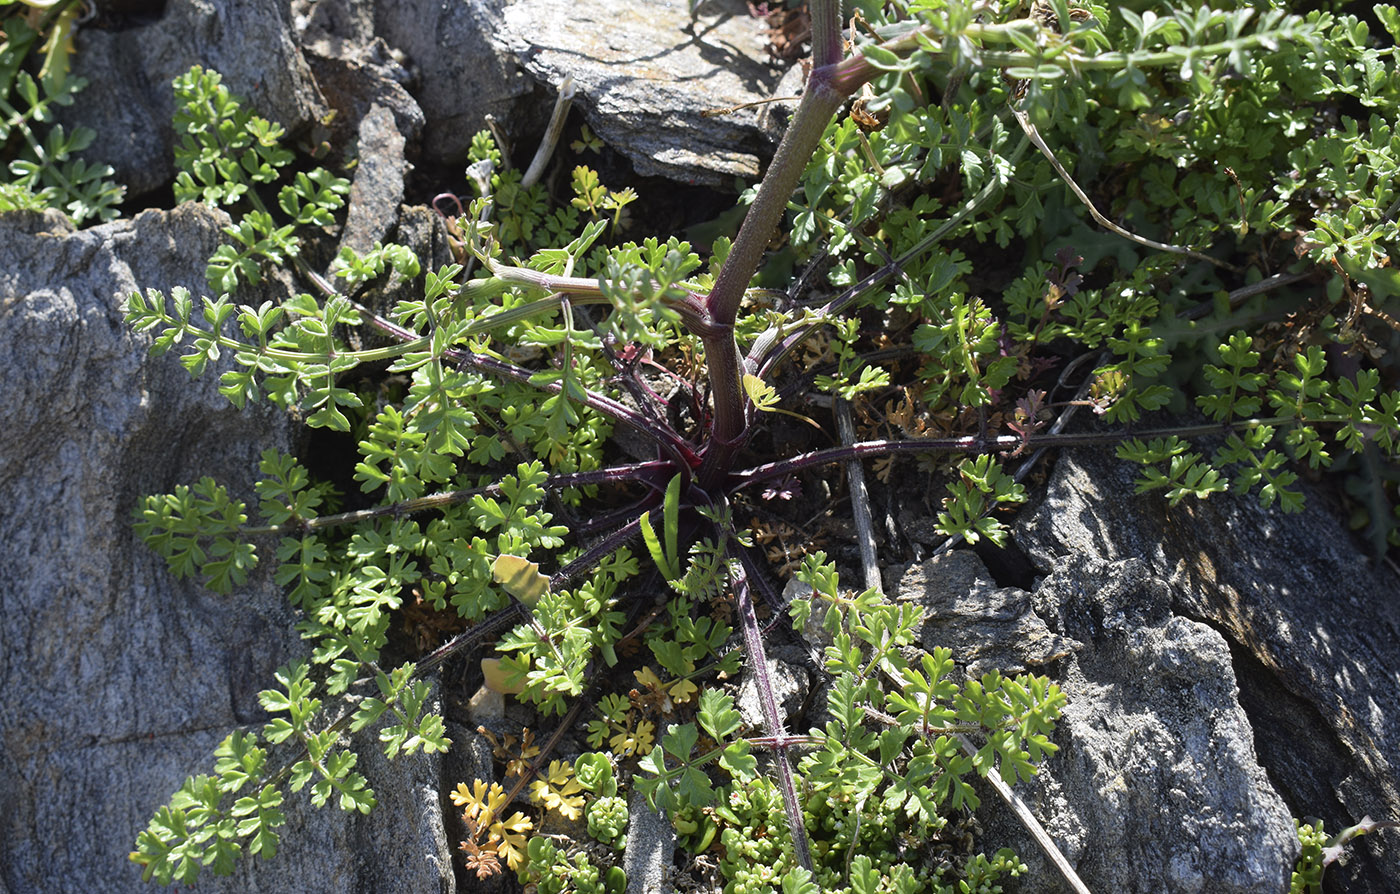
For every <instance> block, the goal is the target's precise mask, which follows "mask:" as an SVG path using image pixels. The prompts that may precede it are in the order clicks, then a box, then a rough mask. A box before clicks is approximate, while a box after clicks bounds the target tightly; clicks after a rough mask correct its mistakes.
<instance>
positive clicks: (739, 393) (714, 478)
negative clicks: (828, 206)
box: [700, 66, 848, 488]
mask: <svg viewBox="0 0 1400 894" xmlns="http://www.w3.org/2000/svg"><path fill="white" fill-rule="evenodd" d="M832 71H833V67H832V66H826V67H823V68H818V69H814V70H813V71H812V74H811V76H810V77H809V78H808V79H807V90H806V92H805V93H803V95H802V102H801V103H799V104H798V107H797V113H796V114H795V115H794V116H793V119H792V122H791V123H790V124H789V125H788V129H787V133H785V134H784V135H783V140H782V142H781V143H780V144H779V145H778V151H777V154H776V155H774V157H773V162H772V164H771V165H769V167H768V174H767V176H765V177H764V178H763V184H762V185H761V186H759V189H758V196H757V198H755V199H754V203H753V206H752V207H750V208H749V213H748V215H747V216H746V217H745V218H744V225H743V226H742V227H740V229H739V236H738V238H737V239H735V240H734V245H733V247H732V248H731V249H730V251H729V257H727V258H726V259H725V262H724V267H723V268H722V269H721V270H720V273H719V277H718V278H717V279H716V280H715V287H714V289H713V290H711V292H710V295H709V297H708V298H707V299H706V302H705V303H706V307H707V308H708V310H709V313H710V319H711V321H712V328H711V329H710V331H708V332H706V333H702V334H701V340H702V341H703V343H704V345H705V363H706V366H708V367H709V371H710V389H711V392H712V393H713V396H714V413H715V416H714V422H713V424H712V426H711V430H710V433H711V436H712V443H711V445H710V447H709V449H708V450H707V451H706V453H705V462H704V465H703V466H702V467H701V471H700V483H701V486H702V487H706V488H708V487H710V486H712V485H716V484H719V483H720V482H721V481H722V480H723V478H724V476H725V475H726V474H727V473H728V470H729V467H730V465H731V464H732V463H733V459H734V454H735V453H736V452H737V451H738V449H739V447H740V446H741V445H742V443H743V439H744V433H745V418H744V415H745V414H744V390H743V387H742V384H741V381H740V377H741V376H742V375H743V369H742V368H741V364H740V360H739V349H738V346H737V345H736V344H735V343H734V321H735V319H736V318H737V316H738V314H739V304H740V302H741V301H742V300H743V297H744V290H745V289H747V288H748V286H749V282H750V281H751V280H752V279H753V275H754V272H755V271H756V270H757V269H758V265H759V262H760V261H762V260H763V253H764V251H765V250H766V249H767V248H768V242H769V240H770V239H772V238H773V233H774V232H775V231H776V230H777V228H778V224H779V223H780V222H781V221H782V219H783V213H784V212H785V211H786V210H787V203H788V198H789V197H790V196H791V195H792V191H793V190H794V189H796V188H797V184H798V181H799V180H801V179H802V172H803V171H804V170H806V167H807V162H808V160H809V159H811V157H812V153H813V152H815V151H816V148H817V144H818V143H820V142H821V138H822V134H823V133H824V132H825V131H826V125H827V122H829V121H830V120H831V117H832V115H834V114H836V111H837V110H838V109H840V108H841V104H842V103H843V102H845V101H846V98H847V96H848V94H845V93H842V92H840V91H838V90H835V89H833V88H832V87H831V86H830V79H831V74H832Z"/></svg>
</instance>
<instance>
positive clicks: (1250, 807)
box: [984, 556, 1298, 894]
mask: <svg viewBox="0 0 1400 894" xmlns="http://www.w3.org/2000/svg"><path fill="white" fill-rule="evenodd" d="M1035 604H1036V609H1037V611H1038V612H1039V613H1040V614H1041V615H1043V616H1044V617H1046V618H1047V619H1049V621H1050V626H1051V627H1052V628H1054V629H1055V632H1056V633H1058V634H1060V635H1061V636H1064V637H1067V638H1070V639H1073V640H1077V641H1078V642H1079V643H1081V644H1082V645H1081V647H1080V648H1079V649H1078V650H1077V651H1076V652H1075V654H1074V655H1073V656H1071V657H1069V658H1067V659H1066V660H1065V662H1064V664H1063V668H1064V670H1063V673H1062V675H1060V681H1059V682H1060V685H1061V687H1062V688H1063V689H1064V691H1065V693H1066V694H1067V695H1068V696H1069V703H1068V705H1067V706H1066V708H1065V712H1064V715H1063V717H1062V718H1061V721H1060V723H1059V725H1058V727H1057V728H1056V731H1055V735H1054V737H1053V738H1054V741H1055V742H1056V744H1058V745H1059V746H1060V752H1059V754H1058V755H1057V756H1056V757H1054V758H1053V759H1051V760H1050V761H1049V762H1048V763H1047V764H1046V765H1045V766H1044V767H1043V768H1042V769H1041V772H1040V774H1039V775H1038V776H1037V777H1036V778H1035V779H1034V780H1032V781H1031V782H1029V783H1024V784H1022V785H1021V786H1019V787H1018V789H1017V790H1018V792H1019V793H1020V794H1021V795H1022V797H1023V798H1025V799H1026V800H1027V801H1028V802H1029V803H1030V805H1031V808H1032V811H1033V812H1034V813H1035V814H1036V816H1038V817H1039V818H1040V819H1041V821H1042V822H1044V823H1045V825H1046V827H1047V829H1048V831H1049V832H1050V833H1051V835H1052V837H1053V838H1055V839H1056V841H1057V843H1058V845H1059V846H1060V849H1061V850H1062V851H1063V852H1064V854H1065V856H1066V857H1067V858H1068V859H1069V861H1070V863H1071V864H1072V865H1074V866H1075V869H1076V871H1077V872H1078V873H1079V875H1080V877H1081V878H1082V879H1083V880H1084V882H1085V884H1087V885H1088V887H1089V889H1090V890H1092V891H1113V892H1124V894H1128V892H1143V894H1146V892H1173V894H1177V892H1179V894H1196V892H1213V894H1214V892H1231V894H1233V892H1241V894H1243V892H1254V894H1277V892H1279V891H1283V890H1286V889H1287V886H1288V877H1289V873H1290V871H1291V870H1292V868H1293V863H1294V861H1295V860H1296V858H1297V852H1298V842H1297V837H1296V835H1295V834H1294V829H1293V822H1292V819H1291V817H1290V814H1289V812H1288V808H1287V807H1286V806H1285V805H1284V804H1283V802H1282V800H1281V799H1280V798H1279V797H1278V795H1276V794H1275V793H1274V791H1273V789H1272V788H1271V787H1270V785H1269V781H1268V779H1267V778H1266V776H1265V773H1264V770H1263V769H1262V768H1261V767H1260V766H1259V764H1258V762H1257V760H1256V758H1255V754H1254V745H1253V739H1252V731H1251V729H1250V726H1249V722H1248V719H1247V718H1246V716H1245V714H1244V711H1243V710H1242V709H1241V708H1240V706H1239V704H1238V703H1237V701H1236V699H1235V695H1236V689H1235V679H1234V674H1233V672H1232V670H1231V666H1230V651H1229V647H1228V645H1227V644H1226V642H1225V640H1224V638H1223V637H1221V636H1220V634H1218V633H1216V632H1215V631H1214V630H1212V629H1211V628H1210V627H1208V626H1206V625H1205V624H1202V623H1199V622H1196V621H1191V620H1188V619H1186V618H1182V617H1178V616H1174V615H1173V614H1172V613H1171V593H1170V589H1169V587H1168V586H1167V585H1166V584H1165V583H1164V582H1162V581H1160V580H1157V579H1155V578H1153V577H1152V576H1151V574H1150V573H1149V571H1148V569H1147V566H1146V565H1145V564H1144V563H1142V562H1140V561H1137V560H1124V561H1118V562H1112V563H1105V562H1099V561H1096V560H1093V559H1090V558H1087V557H1082V556H1081V557H1071V558H1067V559H1062V560H1059V561H1058V562H1057V565H1056V570H1055V572H1054V574H1052V575H1051V576H1050V577H1048V578H1046V579H1045V580H1044V581H1043V582H1042V584H1041V585H1040V586H1039V587H1038V588H1037V589H1036V592H1035ZM987 800H988V803H989V804H991V803H996V804H997V806H998V807H1000V802H995V799H994V798H991V797H990V796H988V799H987ZM992 816H993V817H994V818H993V819H986V820H984V822H985V824H986V826H987V828H988V835H987V839H988V842H989V843H993V842H994V843H995V844H998V845H1000V844H1004V843H1007V842H1008V841H1010V842H1012V847H1013V848H1014V849H1015V850H1016V852H1017V853H1018V854H1019V855H1020V856H1021V858H1022V859H1023V860H1024V861H1025V862H1026V863H1027V864H1028V865H1029V866H1030V872H1029V873H1027V874H1026V876H1024V877H1023V879H1022V882H1021V885H1020V890H1021V891H1022V892H1027V894H1029V892H1047V894H1048V892H1059V891H1063V890H1065V887H1064V883H1063V881H1062V880H1061V879H1060V878H1059V876H1058V875H1057V873H1056V872H1055V871H1054V870H1053V869H1052V868H1051V867H1050V865H1049V864H1048V861H1046V860H1045V858H1044V857H1043V856H1042V855H1041V853H1040V852H1039V850H1037V849H1036V847H1035V846H1034V845H1033V844H1031V843H1030V842H1029V840H1028V839H1027V838H1025V836H1024V833H1023V832H1022V831H1021V830H1019V828H1018V827H1017V824H1016V822H1015V821H1014V820H1012V819H1009V818H1007V817H1005V815H1004V814H1003V813H1001V812H999V811H993V812H992Z"/></svg>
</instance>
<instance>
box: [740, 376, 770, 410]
mask: <svg viewBox="0 0 1400 894" xmlns="http://www.w3.org/2000/svg"><path fill="white" fill-rule="evenodd" d="M743 381H744V392H745V393H746V394H748V396H749V400H751V401H753V405H754V406H755V407H757V408H758V409H760V410H764V411H767V410H768V409H769V408H771V407H772V406H773V404H775V403H777V402H778V398H777V395H775V394H774V393H773V386H772V385H769V384H768V383H767V382H765V381H763V380H762V379H760V378H759V377H758V376H755V375H753V374H751V373H745V374H744V380H743Z"/></svg>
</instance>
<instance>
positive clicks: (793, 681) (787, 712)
mask: <svg viewBox="0 0 1400 894" xmlns="http://www.w3.org/2000/svg"><path fill="white" fill-rule="evenodd" d="M768 680H769V682H770V683H771V684H772V686H773V698H774V700H776V701H777V703H778V710H779V711H780V712H782V719H783V725H784V727H785V728H786V729H787V731H788V732H792V731H793V724H794V723H795V722H796V721H798V720H799V719H801V716H802V707H803V705H804V704H806V702H807V691H808V689H809V688H810V685H809V681H808V679H807V671H806V669H805V668H803V667H802V666H801V665H799V664H793V663H789V662H787V661H784V660H782V659H781V658H778V657H775V656H773V655H770V656H768ZM735 702H736V704H737V706H738V708H739V713H740V714H741V715H743V718H744V723H746V724H748V727H749V729H750V730H753V731H754V735H760V736H766V735H768V728H767V727H766V726H765V725H764V722H763V706H762V704H761V703H760V702H759V700H758V681H757V680H756V679H755V678H754V675H753V673H752V672H751V671H749V670H748V668H747V667H746V668H745V669H744V676H743V679H742V680H741V681H740V683H739V697H738V698H737V699H736V700H735Z"/></svg>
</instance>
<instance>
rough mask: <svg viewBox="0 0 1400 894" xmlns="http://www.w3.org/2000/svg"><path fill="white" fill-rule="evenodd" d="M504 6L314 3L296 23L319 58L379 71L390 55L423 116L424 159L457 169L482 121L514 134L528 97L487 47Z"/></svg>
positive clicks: (498, 53)
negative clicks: (399, 66)
mask: <svg viewBox="0 0 1400 894" xmlns="http://www.w3.org/2000/svg"><path fill="white" fill-rule="evenodd" d="M504 4H505V0H460V2H451V3H448V2H443V0H393V2H389V0H379V2H359V0H313V2H311V3H309V4H306V8H305V10H304V12H303V13H302V14H301V15H299V16H298V22H299V25H300V30H301V33H302V39H303V41H304V42H305V43H306V45H307V47H308V48H310V49H311V50H313V51H314V52H315V53H317V54H319V55H322V56H327V57H336V58H341V59H346V60H354V61H356V62H358V63H365V62H369V61H374V62H376V64H383V61H384V57H385V54H384V52H383V50H389V51H390V52H391V53H392V56H393V59H394V61H395V64H397V63H399V62H402V63H403V66H405V69H404V77H403V78H401V79H400V80H401V82H402V83H404V85H405V86H406V87H408V89H409V91H410V92H411V93H412V94H413V96H414V98H415V99H416V100H417V103H418V105H419V106H421V108H422V110H423V112H424V113H425V115H426V129H425V132H424V139H423V154H424V157H425V159H426V160H427V161H428V162H430V163H434V164H460V163H462V162H463V161H464V160H465V159H466V157H467V149H468V148H469V147H470V146H471V138H472V135H473V134H475V133H476V132H477V131H479V130H482V129H484V128H485V127H486V126H487V125H486V120H487V117H488V116H489V117H491V118H493V119H494V120H495V121H497V122H499V123H500V124H501V126H503V127H504V128H505V129H506V130H507V131H511V132H514V131H517V129H518V128H519V126H520V125H521V124H522V123H523V122H522V120H521V116H520V114H519V107H520V101H521V98H522V97H523V96H525V95H527V94H529V93H531V92H532V91H533V90H534V84H533V83H532V82H531V81H530V80H529V79H528V78H526V77H524V75H522V74H521V73H520V71H519V70H518V68H517V67H516V65H515V63H514V60H513V59H512V58H511V57H510V54H508V53H506V52H504V51H502V50H500V49H498V48H497V47H496V46H495V45H494V44H493V43H492V42H491V40H490V35H492V34H493V33H494V32H495V31H496V30H497V29H498V28H499V27H500V14H501V7H502V6H503V5H504ZM380 47H382V48H383V50H381V49H380ZM541 114H545V115H547V114H548V108H547V107H546V108H544V110H543V112H542V113H541ZM527 117H528V116H527ZM533 123H534V122H533V120H531V124H532V125H533ZM401 129H402V127H401Z"/></svg>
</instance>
